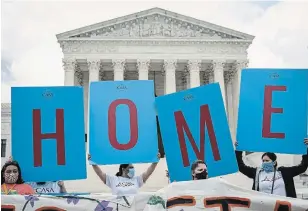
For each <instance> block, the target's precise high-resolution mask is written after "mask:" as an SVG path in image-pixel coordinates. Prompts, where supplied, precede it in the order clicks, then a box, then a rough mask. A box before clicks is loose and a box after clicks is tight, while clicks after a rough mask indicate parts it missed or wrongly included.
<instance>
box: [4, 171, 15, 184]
mask: <svg viewBox="0 0 308 211" xmlns="http://www.w3.org/2000/svg"><path fill="white" fill-rule="evenodd" d="M4 179H5V183H7V184H15V183H16V182H17V179H18V174H15V173H10V174H7V173H6V174H4Z"/></svg>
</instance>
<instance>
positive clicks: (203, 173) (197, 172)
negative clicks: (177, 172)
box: [166, 160, 209, 183]
mask: <svg viewBox="0 0 308 211" xmlns="http://www.w3.org/2000/svg"><path fill="white" fill-rule="evenodd" d="M191 175H192V179H193V180H202V179H207V178H208V177H209V176H208V172H207V166H206V164H205V162H204V161H202V160H196V161H195V162H193V164H191ZM166 177H167V178H168V182H169V183H171V181H170V176H169V171H168V170H166ZM174 182H175V181H174Z"/></svg>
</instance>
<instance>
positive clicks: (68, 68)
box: [62, 59, 77, 86]
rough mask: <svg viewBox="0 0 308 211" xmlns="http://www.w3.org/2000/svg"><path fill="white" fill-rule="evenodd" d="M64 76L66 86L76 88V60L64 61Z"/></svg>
mask: <svg viewBox="0 0 308 211" xmlns="http://www.w3.org/2000/svg"><path fill="white" fill-rule="evenodd" d="M62 62H63V68H64V71H65V74H64V85H65V86H74V85H75V70H76V66H77V62H76V60H75V59H63V60H62Z"/></svg>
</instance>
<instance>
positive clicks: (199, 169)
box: [191, 160, 208, 180]
mask: <svg viewBox="0 0 308 211" xmlns="http://www.w3.org/2000/svg"><path fill="white" fill-rule="evenodd" d="M191 175H192V179H193V180H201V179H207V178H208V172H207V166H206V164H205V162H204V161H202V160H196V161H195V162H193V163H192V164H191Z"/></svg>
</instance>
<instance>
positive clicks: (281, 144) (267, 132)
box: [237, 69, 308, 154]
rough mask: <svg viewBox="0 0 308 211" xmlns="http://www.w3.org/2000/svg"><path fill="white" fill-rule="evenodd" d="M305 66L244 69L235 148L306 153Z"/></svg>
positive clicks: (307, 74) (307, 79)
mask: <svg viewBox="0 0 308 211" xmlns="http://www.w3.org/2000/svg"><path fill="white" fill-rule="evenodd" d="M307 101H308V69H244V70H243V71H242V79H241V89H240V101H239V110H238V126H237V141H238V147H237V150H241V151H253V152H276V153H287V154H288V153H289V154H306V153H307V149H306V146H305V144H304V143H303V141H304V138H305V137H306V135H307V118H308V104H307Z"/></svg>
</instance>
